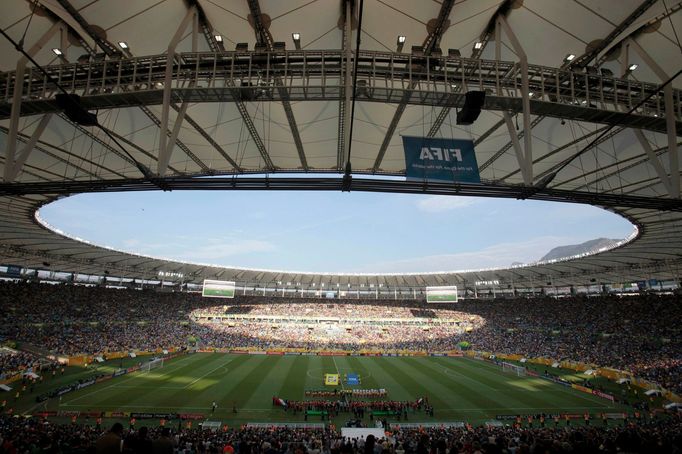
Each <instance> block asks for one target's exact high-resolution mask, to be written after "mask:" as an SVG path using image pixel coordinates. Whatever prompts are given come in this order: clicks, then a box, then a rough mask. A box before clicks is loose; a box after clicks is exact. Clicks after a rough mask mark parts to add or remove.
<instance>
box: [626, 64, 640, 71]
mask: <svg viewBox="0 0 682 454" xmlns="http://www.w3.org/2000/svg"><path fill="white" fill-rule="evenodd" d="M638 66H639V65H638V64H637V63H633V64H631V65H630V66H628V71H634V70H635V69H637V67H638Z"/></svg>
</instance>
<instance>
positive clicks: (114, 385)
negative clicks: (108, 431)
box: [59, 355, 192, 407]
mask: <svg viewBox="0 0 682 454" xmlns="http://www.w3.org/2000/svg"><path fill="white" fill-rule="evenodd" d="M191 357H192V356H191V355H189V356H186V357H185V358H181V359H180V360H179V361H178V362H176V363H173V364H172V365H171V366H169V367H167V368H164V369H170V368H171V367H173V366H177V365H178V364H180V363H181V362H182V361H184V360H186V359H188V358H191ZM163 375H166V374H162V375H160V376H161V377H162V376H163ZM117 378H118V377H114V378H112V380H116V379H117ZM136 378H139V376H138V375H137V374H135V373H132V374H130V376H128V377H126V378H125V379H124V380H120V381H116V382H115V383H112V384H111V385H108V386H105V387H104V388H98V389H95V390H94V391H91V392H89V393H86V394H83V395H82V396H78V397H75V398H73V399H71V400H69V401H68V402H66V403H65V404H63V403H60V404H59V406H60V407H61V406H66V405H70V404H71V403H72V402H76V401H77V400H81V399H83V398H84V397H88V396H92V395H93V394H98V393H101V392H102V391H104V390H105V389H111V388H116V387H120V386H121V384H123V383H127V382H129V381H131V380H134V379H136ZM95 386H97V385H96V384H95ZM91 406H92V405H91Z"/></svg>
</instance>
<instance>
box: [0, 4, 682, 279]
mask: <svg viewBox="0 0 682 454" xmlns="http://www.w3.org/2000/svg"><path fill="white" fill-rule="evenodd" d="M680 9H682V2H680V1H677V0H665V1H664V0H658V1H657V0H649V1H645V0H644V1H643V0H574V1H566V0H551V1H548V0H512V1H509V0H505V1H499V0H475V1H474V0H457V1H452V0H442V1H437V0H434V1H426V0H423V1H414V0H354V1H349V2H347V1H344V0H312V1H311V0H287V1H281V0H230V1H214V0H120V1H116V2H113V1H105V0H38V1H36V2H34V1H27V0H4V1H2V2H1V3H0V27H1V28H2V30H3V31H4V33H5V34H6V35H7V37H9V38H10V39H11V40H13V41H14V42H15V43H20V44H21V45H22V46H23V49H24V50H25V51H26V53H27V55H28V56H30V59H29V58H28V56H23V55H22V54H21V53H19V52H18V51H17V50H16V49H15V44H13V43H12V42H11V41H10V40H9V39H7V37H0V55H1V56H2V58H1V59H0V70H1V71H2V74H0V149H2V153H1V158H0V159H1V163H2V167H3V183H2V184H0V203H1V205H2V210H1V212H0V263H5V264H18V265H21V266H26V267H30V268H45V267H47V266H49V267H50V269H53V270H64V271H73V272H78V273H88V274H103V273H105V272H106V273H109V274H111V275H116V276H125V277H132V278H149V277H154V276H156V275H157V273H158V272H159V271H163V272H168V273H177V274H178V275H179V274H182V275H183V279H184V280H185V281H188V280H189V281H195V282H199V281H201V280H202V279H204V278H213V279H215V278H218V279H223V280H235V281H237V282H240V283H246V284H249V285H250V284H251V283H253V284H257V283H267V282H276V281H289V282H296V283H301V285H302V286H306V285H311V284H312V283H321V282H327V283H329V284H331V285H334V284H340V285H347V284H351V285H364V284H368V285H369V284H376V283H378V284H383V285H385V286H387V287H408V288H409V287H423V286H427V285H444V284H461V283H462V282H463V281H468V282H472V281H477V280H480V281H492V280H495V281H499V282H501V283H509V284H514V285H525V284H532V283H533V282H535V283H536V285H537V283H540V284H542V283H544V282H546V281H551V282H553V283H554V285H564V284H574V283H576V284H579V283H583V284H584V283H590V282H624V281H626V280H644V279H650V278H659V279H670V278H676V279H677V278H679V276H680V263H681V262H680V257H681V254H682V222H681V221H682V218H681V213H680V210H681V209H682V203H681V201H680V164H679V156H678V154H679V137H678V135H679V134H680V131H682V92H681V91H680V88H681V87H680V84H681V83H682V78H679V77H678V78H676V79H674V80H673V82H672V83H671V84H669V85H668V87H671V88H668V89H665V88H661V84H662V83H663V82H665V81H667V80H668V79H669V78H671V77H672V76H674V75H676V74H677V73H678V71H680V69H681V68H680V67H681V62H682V53H681V49H680V47H679V41H678V37H679V35H680V34H682V13H681V12H680ZM358 25H360V29H361V33H360V38H361V40H360V43H359V52H358V48H357V47H356V46H357V45H358V42H357V29H358ZM295 36H297V37H298V39H296V40H295V39H294V37H295ZM399 36H404V37H405V38H404V42H402V43H401V42H400V41H403V40H402V39H399ZM36 64H38V65H40V66H41V67H42V68H43V70H41V69H39V68H38V67H36ZM53 82H56V83H57V84H58V85H59V86H60V87H61V89H60V88H57V87H56V85H55V84H54V83H53ZM62 89H63V90H64V92H61V91H60V90H62ZM469 90H482V91H485V92H486V98H485V102H484V105H483V112H482V114H481V115H480V117H479V118H478V120H476V121H475V123H474V124H473V125H471V126H463V125H458V124H457V121H456V116H457V111H458V110H460V109H461V107H462V106H463V104H464V99H465V98H464V93H465V92H467V91H469ZM64 93H69V94H76V95H79V96H80V101H79V102H80V104H78V101H77V99H76V98H73V97H66V99H62V100H60V102H58V101H57V99H58V95H60V94H64ZM79 106H80V107H79ZM64 108H66V110H64ZM85 109H87V110H89V111H90V112H95V113H96V119H97V122H98V124H99V126H87V125H84V124H78V123H79V122H80V123H88V122H89V121H90V122H92V120H93V118H92V117H91V116H88V115H87V114H86V113H85ZM528 131H530V134H525V133H526V132H528ZM401 136H421V137H437V138H439V137H444V138H452V137H455V138H464V139H473V140H474V142H475V145H476V148H475V149H476V157H477V161H478V166H479V171H480V176H481V180H482V182H481V184H465V183H449V184H445V183H438V184H436V183H429V182H426V181H418V182H408V181H405V178H404V175H405V159H404V155H403V148H402V140H401ZM344 173H345V174H346V178H343V176H344ZM205 176H211V178H204V177H205ZM199 188H204V189H229V190H240V189H256V190H261V189H262V190H282V189H295V190H302V189H310V190H337V191H340V190H342V189H343V190H350V191H394V192H409V193H432V194H448V195H452V196H456V195H478V196H485V197H512V198H521V199H541V200H558V201H568V202H578V203H589V204H592V205H596V206H601V207H604V208H606V209H609V210H612V211H614V212H617V213H620V214H621V215H623V216H626V217H627V218H628V219H629V220H631V221H632V222H633V223H634V224H635V225H637V227H638V232H637V234H636V235H635V236H634V239H632V241H630V242H629V243H627V244H625V245H622V246H620V247H618V248H616V249H613V250H610V251H606V252H602V253H599V254H596V255H592V256H589V257H580V258H576V259H573V260H568V261H560V262H554V263H544V264H535V265H532V266H526V267H519V268H512V269H505V270H487V271H485V270H483V271H477V272H457V273H454V272H443V273H425V274H400V275H385V274H382V275H340V274H335V275H324V274H320V273H314V272H311V273H299V272H288V271H266V270H248V269H231V268H220V267H212V266H204V265H192V264H184V263H178V262H172V261H167V260H162V259H155V258H150V257H142V256H136V255H131V254H127V253H122V252H118V251H113V250H109V249H105V248H101V247H96V246H94V245H90V244H86V243H83V242H79V241H76V240H75V239H72V238H69V237H67V236H66V235H62V234H60V233H58V232H54V231H50V230H48V229H46V228H45V227H44V226H43V225H41V223H40V222H39V221H38V220H37V219H36V217H35V215H34V214H35V210H36V209H37V208H39V207H40V206H41V205H42V204H45V203H48V202H50V201H52V200H54V199H55V198H58V197H62V196H65V195H70V194H76V193H80V192H90V191H119V190H121V191H123V190H125V191H135V190H162V189H163V190H180V189H199ZM162 228H163V226H159V229H162Z"/></svg>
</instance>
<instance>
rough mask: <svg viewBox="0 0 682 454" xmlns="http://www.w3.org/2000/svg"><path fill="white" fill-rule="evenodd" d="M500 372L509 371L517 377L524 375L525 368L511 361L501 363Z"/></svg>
mask: <svg viewBox="0 0 682 454" xmlns="http://www.w3.org/2000/svg"><path fill="white" fill-rule="evenodd" d="M502 372H511V373H513V374H516V375H517V376H519V377H524V376H525V375H526V368H525V367H523V366H517V365H516V364H511V363H505V362H503V363H502Z"/></svg>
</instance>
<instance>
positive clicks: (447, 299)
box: [426, 285, 457, 303]
mask: <svg viewBox="0 0 682 454" xmlns="http://www.w3.org/2000/svg"><path fill="white" fill-rule="evenodd" d="M426 302H427V303H456V302H457V286H456V285H450V286H444V287H426Z"/></svg>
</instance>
